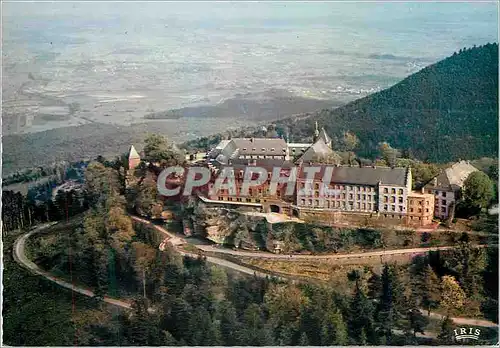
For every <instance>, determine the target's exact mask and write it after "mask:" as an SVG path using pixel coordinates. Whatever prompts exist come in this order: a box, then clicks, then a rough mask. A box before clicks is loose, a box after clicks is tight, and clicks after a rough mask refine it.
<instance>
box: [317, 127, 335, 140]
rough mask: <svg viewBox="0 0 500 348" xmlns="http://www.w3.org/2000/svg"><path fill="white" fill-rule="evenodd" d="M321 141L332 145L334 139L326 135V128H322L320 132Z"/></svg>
mask: <svg viewBox="0 0 500 348" xmlns="http://www.w3.org/2000/svg"><path fill="white" fill-rule="evenodd" d="M319 139H322V140H323V141H324V142H325V144H331V142H332V138H330V137H329V136H328V134H326V131H325V128H323V127H321V131H320V132H319Z"/></svg>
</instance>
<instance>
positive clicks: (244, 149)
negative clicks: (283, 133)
mask: <svg viewBox="0 0 500 348" xmlns="http://www.w3.org/2000/svg"><path fill="white" fill-rule="evenodd" d="M247 150H248V149H247V148H246V147H244V148H243V151H247ZM270 150H271V152H274V151H275V148H274V147H272V148H270ZM252 151H257V148H256V147H254V148H252ZM262 151H263V152H265V151H267V149H266V148H265V147H263V148H262ZM281 151H283V152H285V151H286V149H285V148H282V149H281Z"/></svg>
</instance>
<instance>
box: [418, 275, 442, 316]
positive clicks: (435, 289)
mask: <svg viewBox="0 0 500 348" xmlns="http://www.w3.org/2000/svg"><path fill="white" fill-rule="evenodd" d="M421 279H422V280H421V283H420V286H419V288H420V289H419V290H420V291H421V293H420V295H421V299H422V306H424V308H425V309H427V315H430V312H431V309H435V308H437V307H438V306H439V301H440V299H441V283H440V281H439V277H438V276H437V275H436V273H435V272H434V270H433V269H432V267H431V265H427V267H426V268H425V270H424V274H423V276H422V278H421Z"/></svg>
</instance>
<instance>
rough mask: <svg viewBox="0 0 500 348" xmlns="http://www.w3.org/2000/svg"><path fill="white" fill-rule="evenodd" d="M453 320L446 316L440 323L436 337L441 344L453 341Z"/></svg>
mask: <svg viewBox="0 0 500 348" xmlns="http://www.w3.org/2000/svg"><path fill="white" fill-rule="evenodd" d="M453 329H454V325H453V321H452V320H451V319H450V318H449V317H446V318H445V319H444V320H443V322H442V323H441V331H440V332H439V335H438V339H439V340H440V341H441V343H442V344H450V343H451V342H453Z"/></svg>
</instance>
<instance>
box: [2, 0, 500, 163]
mask: <svg viewBox="0 0 500 348" xmlns="http://www.w3.org/2000/svg"><path fill="white" fill-rule="evenodd" d="M497 15H498V13H497V5H496V4H495V3H493V2H492V3H476V4H474V3H428V2H427V3H390V2H388V3H370V4H368V3H363V4H361V3H315V4H307V3H292V2H287V3H283V2H280V3H241V2H240V3H100V2H97V3H96V2H92V3H86V2H74V3H73V2H71V3H68V2H54V3H8V2H7V3H4V4H3V14H2V16H3V67H2V69H3V71H2V72H3V84H2V92H3V95H2V102H3V110H2V118H3V127H2V128H3V129H2V130H3V134H4V148H3V151H4V154H3V159H4V165H5V168H4V173H8V172H9V171H13V170H17V169H20V168H23V167H25V166H30V165H42V164H47V163H46V162H47V161H51V160H53V159H54V158H56V159H65V158H76V157H77V156H80V155H83V156H84V157H89V156H90V157H92V156H95V155H97V154H99V153H100V152H103V153H114V152H116V151H121V149H122V148H123V147H125V148H126V146H127V142H129V141H140V140H141V136H142V135H141V134H144V132H147V131H160V132H162V133H164V134H165V135H166V136H168V137H169V138H171V139H173V140H175V141H182V140H187V139H192V138H194V137H199V136H202V135H207V134H211V133H216V132H218V131H221V130H225V129H227V128H228V127H239V126H243V125H252V124H258V123H260V122H263V121H269V120H272V119H279V118H282V117H285V116H288V115H290V114H293V113H302V112H312V111H314V110H316V109H320V108H326V107H335V106H338V105H341V104H342V103H345V102H348V101H351V100H354V99H356V98H359V97H362V96H365V95H367V94H370V93H373V92H375V91H378V90H381V89H383V88H386V87H389V86H391V85H393V84H394V83H396V82H398V81H399V80H401V79H402V78H404V77H406V76H408V75H410V74H412V73H414V72H416V71H418V70H420V69H421V68H423V67H424V66H426V65H429V64H432V63H434V62H436V61H438V60H440V59H442V58H444V57H446V56H449V55H451V54H452V53H453V52H454V51H458V50H459V49H460V48H463V47H471V46H473V45H480V44H484V43H487V42H496V41H498V37H497V26H498V20H497ZM214 106H215V107H214ZM259 107H260V108H261V109H262V111H261V112H260V111H259ZM170 110H175V113H176V117H175V118H171V119H166V120H165V119H155V120H151V119H150V117H149V118H146V115H151V114H156V115H158V114H160V115H161V114H164V113H166V112H169V111H170ZM155 118H156V117H155ZM160 118H161V117H160ZM103 124H106V125H103ZM83 125H86V126H85V127H82V126H83ZM67 127H71V128H67ZM58 129H59V130H58ZM111 130H112V131H111ZM111 134H112V137H113V139H110V136H111ZM5 135H7V137H5ZM91 142H93V143H91ZM30 150H31V152H32V153H30V154H29V155H23V153H25V151H30ZM49 151H55V152H56V153H57V155H54V156H48V157H49V158H47V159H45V158H43V153H47V152H49ZM23 156H24V158H23Z"/></svg>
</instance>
